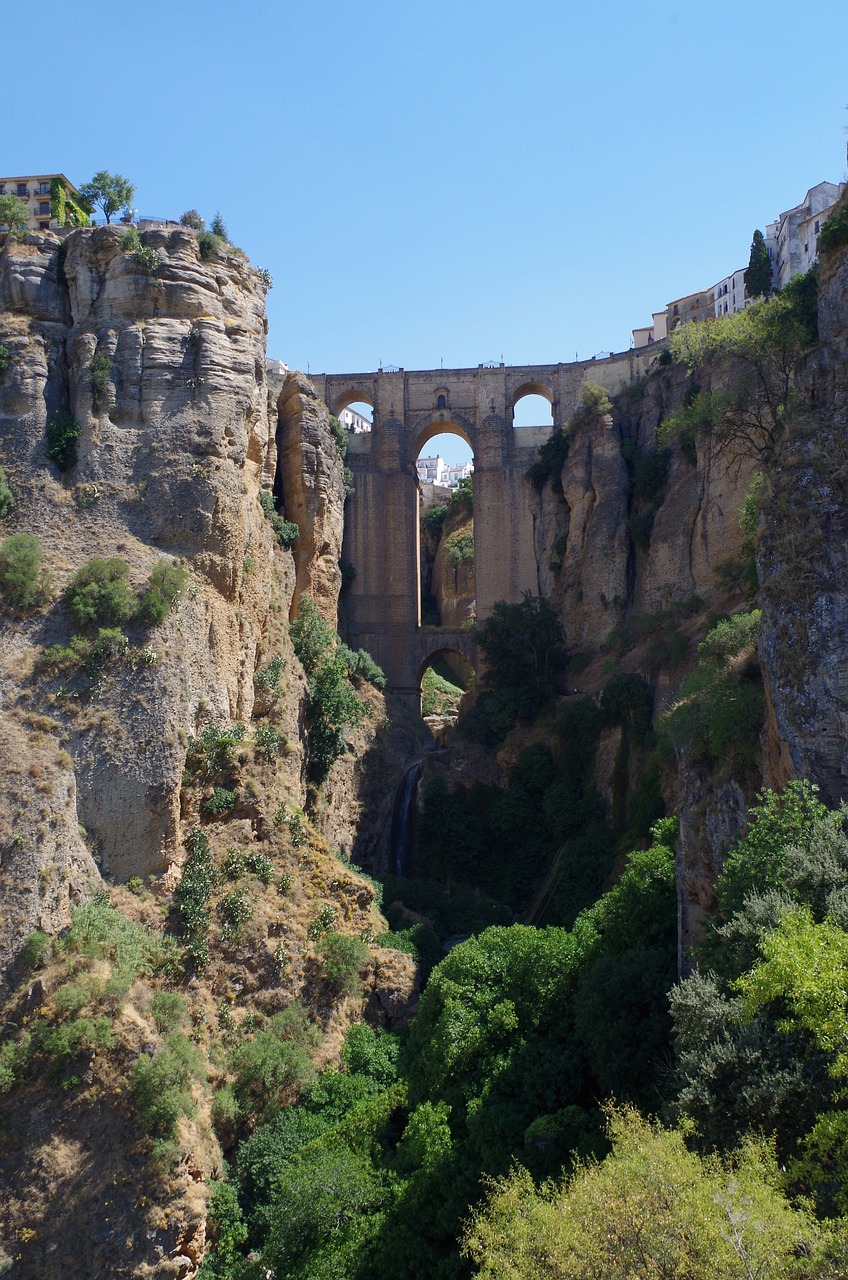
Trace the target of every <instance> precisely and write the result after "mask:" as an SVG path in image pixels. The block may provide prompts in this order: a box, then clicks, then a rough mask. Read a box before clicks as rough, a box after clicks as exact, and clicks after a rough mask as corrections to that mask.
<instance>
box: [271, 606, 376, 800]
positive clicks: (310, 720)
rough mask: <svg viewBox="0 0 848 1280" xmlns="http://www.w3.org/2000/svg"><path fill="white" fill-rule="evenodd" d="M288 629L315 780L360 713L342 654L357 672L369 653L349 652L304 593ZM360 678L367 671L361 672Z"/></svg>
mask: <svg viewBox="0 0 848 1280" xmlns="http://www.w3.org/2000/svg"><path fill="white" fill-rule="evenodd" d="M290 631H291V638H292V645H293V646H294V651H295V653H296V654H297V657H298V658H299V659H300V662H301V664H302V666H303V669H304V671H305V672H306V674H307V676H308V677H309V697H308V701H307V706H306V714H307V724H308V729H309V770H310V774H311V777H312V780H313V781H314V782H317V783H321V782H323V781H324V779H325V778H326V776H327V774H328V773H329V771H330V767H331V766H332V764H333V761H334V760H336V759H337V758H338V756H340V755H341V754H342V752H343V751H344V750H345V749H346V741H345V730H346V729H347V728H348V726H350V725H355V724H358V722H359V720H360V718H361V716H362V703H361V702H360V701H359V699H358V698H357V696H356V693H355V692H354V690H353V687H352V686H351V683H350V679H349V668H348V662H347V661H346V660H345V656H344V655H345V654H347V655H350V656H351V657H350V660H353V659H354V658H355V659H356V663H357V666H358V667H359V672H358V673H361V674H365V672H364V671H363V670H362V666H361V665H360V664H361V663H362V664H364V665H365V666H367V667H368V668H369V669H371V668H370V664H371V662H372V660H371V659H370V657H369V655H364V658H360V655H353V654H352V652H351V650H350V649H347V647H346V646H343V647H342V648H341V649H340V648H339V640H338V636H337V634H336V633H335V631H334V630H333V629H332V627H331V626H330V625H329V623H328V622H326V621H325V620H324V619H323V618H322V617H321V615H320V613H319V612H318V608H317V605H316V604H315V602H314V601H313V600H310V599H309V597H308V596H303V597H302V598H301V601H300V605H299V608H298V614H297V617H296V618H295V620H294V621H293V622H292V624H291V628H290ZM361 652H362V653H364V651H361ZM366 659H367V662H366V661H365V660H366ZM373 667H374V672H375V673H377V672H379V675H382V672H380V671H379V668H378V667H377V666H376V664H373ZM365 678H366V679H367V678H371V677H369V676H367V675H366V676H365ZM377 678H379V676H377Z"/></svg>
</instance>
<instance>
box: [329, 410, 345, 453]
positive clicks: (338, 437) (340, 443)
mask: <svg viewBox="0 0 848 1280" xmlns="http://www.w3.org/2000/svg"><path fill="white" fill-rule="evenodd" d="M329 427H330V435H331V436H332V437H333V441H334V442H335V446H336V448H337V449H338V451H339V457H340V458H346V457H347V447H348V437H347V432H346V431H345V429H344V427H343V426H342V424H341V423H340V422H339V420H338V418H336V417H334V416H333V414H332V413H331V414H330V420H329Z"/></svg>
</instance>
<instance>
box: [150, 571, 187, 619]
mask: <svg viewBox="0 0 848 1280" xmlns="http://www.w3.org/2000/svg"><path fill="white" fill-rule="evenodd" d="M187 582H188V573H187V571H186V570H185V569H183V568H182V567H181V566H180V565H176V564H171V562H170V561H169V560H160V561H159V563H158V564H155V565H154V566H153V568H152V569H151V571H150V576H149V578H148V579H147V587H146V589H145V590H144V592H143V593H142V596H141V598H140V600H139V613H140V614H141V617H142V618H143V620H144V621H145V622H146V623H148V625H149V626H151V627H155V626H157V625H158V624H159V623H160V622H164V620H165V618H167V616H168V614H169V613H170V611H171V608H172V607H173V605H174V604H175V603H176V601H177V600H178V599H179V597H180V596H181V595H182V593H183V591H184V590H185V586H186V583H187Z"/></svg>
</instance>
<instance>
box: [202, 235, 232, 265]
mask: <svg viewBox="0 0 848 1280" xmlns="http://www.w3.org/2000/svg"><path fill="white" fill-rule="evenodd" d="M225 244H226V240H225V239H224V238H222V237H221V236H218V235H216V234H215V233H214V231H200V232H198V236H197V247H198V250H199V252H200V256H201V258H203V260H204V261H205V262H209V261H211V260H212V259H214V258H217V257H218V256H219V255H220V253H221V250H222V249H223V248H224V245H225Z"/></svg>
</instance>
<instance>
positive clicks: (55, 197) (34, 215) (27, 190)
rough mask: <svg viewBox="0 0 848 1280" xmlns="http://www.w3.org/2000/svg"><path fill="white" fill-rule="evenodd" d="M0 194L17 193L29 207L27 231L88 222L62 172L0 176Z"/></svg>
mask: <svg viewBox="0 0 848 1280" xmlns="http://www.w3.org/2000/svg"><path fill="white" fill-rule="evenodd" d="M0 196H17V198H18V199H19V200H23V202H24V204H26V205H27V206H28V207H29V221H28V222H27V230H28V231H49V230H55V229H56V228H57V227H65V226H85V225H87V223H88V214H87V212H86V210H85V209H84V208H83V205H82V201H81V197H80V193H79V191H78V190H77V189H76V187H75V186H74V184H73V183H72V182H71V181H70V179H68V178H66V177H65V175H64V173H40V174H35V175H29V176H26V177H19V178H0ZM80 215H81V218H82V220H81V219H80ZM6 230H7V228H3V231H6Z"/></svg>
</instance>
